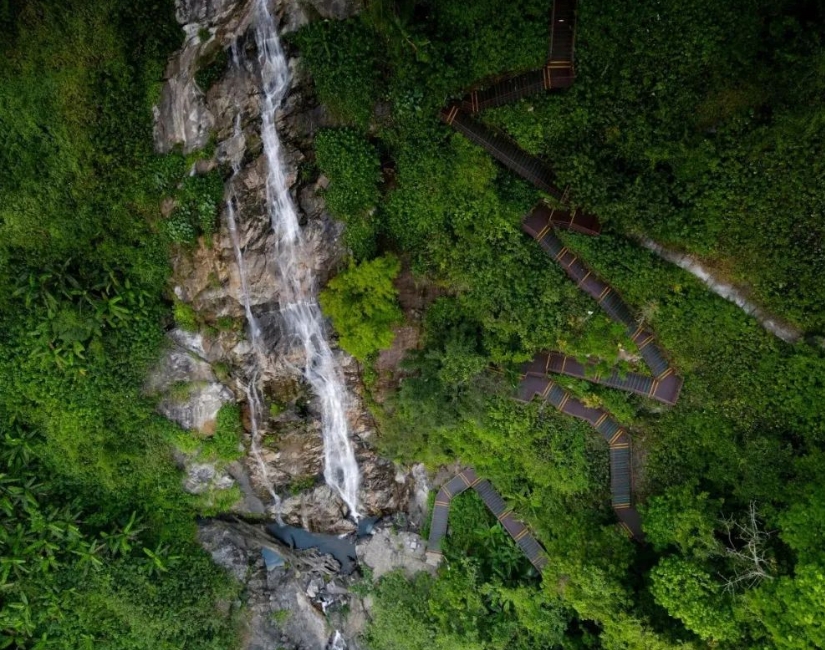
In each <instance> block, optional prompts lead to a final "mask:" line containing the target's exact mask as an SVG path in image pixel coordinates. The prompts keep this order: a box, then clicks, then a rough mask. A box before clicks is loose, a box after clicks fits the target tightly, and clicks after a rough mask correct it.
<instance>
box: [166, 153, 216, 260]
mask: <svg viewBox="0 0 825 650" xmlns="http://www.w3.org/2000/svg"><path fill="white" fill-rule="evenodd" d="M175 199H176V202H177V204H176V206H175V210H174V212H172V214H171V215H170V217H169V218H168V219H167V220H166V221H165V222H164V227H165V232H166V235H167V237H168V238H169V240H170V241H171V242H172V243H175V244H182V245H185V244H193V243H194V242H195V240H196V239H197V237H198V236H199V235H205V236H206V237H207V239H208V238H210V237H211V235H212V234H214V232H215V230H216V228H217V220H218V210H219V208H220V205H221V201H222V199H223V179H222V178H221V174H220V171H218V170H217V169H213V170H212V171H211V172H209V173H208V174H206V175H204V176H200V175H194V176H186V177H185V178H184V180H183V182H182V183H181V186H180V188H179V190H178V191H177V193H176V194H175Z"/></svg>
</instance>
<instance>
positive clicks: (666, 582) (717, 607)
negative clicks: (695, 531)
mask: <svg viewBox="0 0 825 650" xmlns="http://www.w3.org/2000/svg"><path fill="white" fill-rule="evenodd" d="M651 581H652V582H651V592H652V593H653V596H654V598H655V599H656V602H657V603H659V604H660V605H661V606H662V607H664V608H665V609H667V611H668V613H669V614H670V615H671V616H673V617H674V618H678V619H680V620H681V621H682V622H684V624H685V626H686V627H687V628H688V629H689V630H692V631H694V632H696V634H698V635H699V636H700V637H701V638H702V639H706V640H715V641H727V640H733V639H736V638H738V637H739V635H740V632H739V629H738V626H737V624H736V620H735V618H734V616H733V609H732V607H731V603H730V602H729V601H727V600H726V599H725V597H724V596H723V595H722V594H721V589H720V587H719V585H717V584H715V583H714V582H713V580H712V578H711V576H710V575H709V574H708V573H707V572H705V571H704V570H703V569H702V568H700V567H699V566H697V565H696V564H693V563H691V562H688V561H685V560H682V559H679V558H677V557H666V558H663V559H662V560H660V561H659V564H657V565H656V566H655V567H654V568H653V570H652V571H651Z"/></svg>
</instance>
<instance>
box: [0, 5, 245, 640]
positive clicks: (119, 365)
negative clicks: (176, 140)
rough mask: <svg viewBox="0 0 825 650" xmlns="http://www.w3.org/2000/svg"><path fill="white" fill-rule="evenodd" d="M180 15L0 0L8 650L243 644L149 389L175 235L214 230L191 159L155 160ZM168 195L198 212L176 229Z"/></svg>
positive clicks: (4, 623) (231, 590) (0, 595)
mask: <svg viewBox="0 0 825 650" xmlns="http://www.w3.org/2000/svg"><path fill="white" fill-rule="evenodd" d="M172 12H173V6H172V3H171V2H153V3H146V2H131V1H128V0H124V1H121V0H95V1H94V2H82V1H74V0H69V1H67V2H60V3H56V2H47V1H45V0H44V1H40V0H33V1H28V0H27V1H25V2H24V1H22V0H20V1H19V0H11V1H10V2H0V61H1V62H2V63H0V510H2V513H3V520H2V522H0V647H3V648H7V647H11V648H21V649H22V648H38V649H40V648H65V649H67V650H68V649H71V650H77V649H80V648H89V649H91V648H95V649H99V648H100V649H102V648H111V649H115V648H118V649H120V648H123V649H127V648H128V649H130V650H131V649H137V648H145V649H146V650H159V649H161V648H170V649H171V648H212V649H214V650H218V649H221V650H224V649H225V648H228V647H231V646H232V645H233V644H234V639H235V624H234V612H233V609H232V606H231V603H233V602H234V600H235V598H236V596H237V587H235V586H234V585H232V584H230V581H229V579H228V578H227V577H226V576H225V574H224V572H223V571H222V570H220V569H219V568H217V567H216V566H214V565H213V564H212V562H211V559H210V558H209V557H208V555H206V554H205V553H204V552H203V551H202V550H201V549H200V547H199V546H198V545H197V544H196V543H195V540H194V532H195V525H194V517H195V515H196V513H197V512H198V508H197V507H196V506H197V504H196V503H195V502H194V498H193V497H189V496H188V495H185V494H184V492H183V491H182V489H181V476H180V472H179V470H178V469H177V468H176V466H175V464H174V462H173V459H172V456H171V446H170V445H169V444H168V441H169V440H170V439H171V438H172V437H173V436H175V435H176V433H177V431H176V429H175V427H173V425H172V424H171V423H169V422H168V421H166V420H164V419H163V418H161V417H160V416H158V415H156V414H155V413H154V411H153V404H151V403H150V402H149V401H148V400H146V399H144V398H143V397H142V395H141V394H140V386H141V384H142V382H143V380H144V376H145V373H146V370H147V367H148V365H149V364H150V363H151V362H153V360H154V359H155V358H156V356H157V354H158V352H159V346H160V343H161V340H162V334H163V325H164V322H165V321H168V320H169V319H170V313H169V312H170V309H169V305H168V304H167V303H165V301H164V298H163V295H164V290H165V282H166V277H167V274H168V257H169V246H170V245H172V244H173V243H175V242H179V241H180V240H181V238H180V237H179V236H178V235H177V234H176V233H178V231H179V230H180V228H176V227H175V225H174V224H175V223H178V224H190V226H191V229H190V231H189V232H190V234H191V235H192V236H194V234H196V232H197V231H196V230H194V229H195V228H196V227H198V228H200V227H201V224H203V223H204V222H206V225H207V227H211V223H209V220H210V219H211V221H212V222H214V220H215V218H216V216H217V215H216V212H215V206H216V204H215V203H214V201H213V202H212V203H211V204H210V203H209V201H208V200H207V199H208V197H209V196H210V194H209V192H208V191H204V189H203V188H195V189H194V190H193V189H192V188H191V187H190V185H191V183H192V182H195V181H185V182H183V184H181V181H183V178H184V171H185V161H184V158H183V156H181V155H172V156H168V157H165V158H158V157H156V156H155V155H154V154H153V152H152V133H151V129H152V123H151V119H152V117H151V116H152V113H151V105H152V103H153V102H154V101H155V100H156V99H157V96H158V93H159V89H160V80H161V74H162V71H163V67H164V65H165V62H166V58H167V56H168V55H169V54H170V53H171V52H172V51H173V50H174V49H175V48H176V47H178V45H179V42H180V39H181V33H180V28H179V26H178V25H177V24H176V23H175V21H174V16H173V13H172ZM196 181H197V182H203V181H202V180H201V179H196ZM218 189H219V192H220V193H222V186H221V184H220V183H219V184H218ZM170 193H177V194H179V196H180V199H181V200H180V204H181V205H182V206H183V208H184V209H183V210H180V211H178V213H176V215H175V216H174V217H173V218H172V219H170V220H169V221H167V222H164V225H163V226H161V224H159V222H158V221H159V216H160V213H159V202H160V198H161V196H164V195H168V194H170ZM213 194H214V192H213ZM195 196H197V197H198V199H197V201H196V200H195V199H194V197H195ZM219 196H220V194H219ZM190 198H191V200H190ZM191 203H194V204H195V208H194V209H191V210H188V206H189V205H190V204H191ZM199 207H200V208H201V209H200V212H198V208H199ZM187 210H188V212H187ZM181 213H183V214H181ZM200 217H203V219H200ZM198 219H200V222H198ZM168 224H172V226H171V227H170V226H169V225H168ZM184 230H185V228H184Z"/></svg>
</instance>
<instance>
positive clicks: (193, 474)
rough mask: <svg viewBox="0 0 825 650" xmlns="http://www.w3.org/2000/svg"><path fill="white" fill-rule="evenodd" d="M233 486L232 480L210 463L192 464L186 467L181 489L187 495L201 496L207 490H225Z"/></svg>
mask: <svg viewBox="0 0 825 650" xmlns="http://www.w3.org/2000/svg"><path fill="white" fill-rule="evenodd" d="M234 484H235V481H234V479H233V478H232V477H231V476H230V475H229V474H227V473H226V472H224V471H218V469H217V468H216V467H215V465H213V464H212V463H192V464H190V465H187V467H186V479H185V480H184V483H183V489H184V490H186V491H187V492H189V494H203V493H205V492H208V491H209V490H226V489H228V488H231V487H232V486H233V485H234Z"/></svg>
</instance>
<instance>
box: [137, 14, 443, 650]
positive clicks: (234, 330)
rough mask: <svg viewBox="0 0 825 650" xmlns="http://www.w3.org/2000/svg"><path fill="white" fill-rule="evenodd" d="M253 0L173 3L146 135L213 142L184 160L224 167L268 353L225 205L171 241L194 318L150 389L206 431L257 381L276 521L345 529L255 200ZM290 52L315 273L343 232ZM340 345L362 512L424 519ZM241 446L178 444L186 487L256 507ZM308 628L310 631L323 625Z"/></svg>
mask: <svg viewBox="0 0 825 650" xmlns="http://www.w3.org/2000/svg"><path fill="white" fill-rule="evenodd" d="M256 1H257V0H178V2H177V17H178V20H179V21H180V22H181V24H182V25H183V29H184V32H185V34H186V37H185V42H184V44H183V46H182V47H181V49H180V50H179V51H178V52H177V53H176V54H175V55H174V56H173V57H172V58H171V60H170V61H169V64H168V67H167V70H166V81H165V83H164V86H163V89H162V94H161V99H160V101H159V103H158V105H157V107H156V109H155V146H156V149H157V151H158V152H160V153H165V152H170V151H172V150H175V149H177V148H180V149H182V151H183V152H185V153H191V152H197V151H202V150H204V148H206V149H208V150H210V151H213V152H214V153H212V155H210V156H203V157H202V158H201V159H200V160H198V161H197V163H195V164H194V166H193V169H192V173H206V172H208V171H210V170H213V169H215V168H218V169H220V170H224V171H225V178H226V179H227V186H226V192H227V196H229V194H230V193H231V194H233V195H234V196H235V197H236V203H237V209H236V214H235V217H236V220H237V223H238V235H239V239H240V246H241V249H242V250H243V253H244V259H245V264H246V270H247V276H248V277H247V287H248V296H249V299H250V303H251V307H252V311H253V313H254V315H255V316H256V318H257V319H258V321H259V323H260V325H261V328H262V340H263V343H264V348H265V350H266V355H265V356H266V358H265V360H264V361H263V363H261V360H260V359H259V358H258V355H255V354H253V350H252V346H251V345H250V343H249V341H248V337H247V333H246V331H245V330H246V321H245V315H244V307H243V296H242V286H241V280H240V277H239V275H238V266H237V264H236V261H235V255H234V249H233V244H232V240H231V238H230V234H229V232H228V229H227V221H226V214H221V227H220V230H219V232H218V233H216V234H215V235H214V236H213V237H212V238H211V241H209V242H207V241H201V242H200V243H199V245H198V246H197V247H196V248H195V249H194V250H181V251H179V252H178V253H177V254H176V256H175V259H174V260H173V267H174V273H173V279H172V282H173V284H172V287H171V290H172V292H173V293H174V296H175V298H176V299H177V300H179V301H181V302H183V303H186V304H188V305H190V306H191V307H192V308H193V309H194V310H195V312H196V313H197V317H198V318H197V320H198V322H199V323H200V330H199V331H198V332H184V331H182V330H175V331H173V332H170V335H169V347H168V351H167V353H166V355H165V356H164V358H163V359H162V360H161V361H160V363H159V364H158V367H157V369H156V371H155V372H154V373H153V375H152V376H151V377H150V378H149V379H148V381H147V391H148V392H151V393H153V394H155V395H157V396H158V400H159V409H160V411H161V412H162V413H164V415H166V416H167V417H169V418H170V419H172V420H174V421H175V422H177V423H178V424H180V425H181V426H182V427H184V428H186V429H191V430H193V431H194V432H196V433H197V435H199V436H209V435H211V434H213V433H214V431H215V424H216V418H217V415H218V411H219V410H220V408H221V407H222V406H223V405H224V404H228V403H235V402H237V403H239V404H240V406H241V410H242V413H243V416H244V417H243V420H244V423H245V425H246V428H247V432H248V431H249V429H250V421H249V420H250V419H249V405H248V404H247V403H246V400H247V397H246V387H247V386H249V385H250V383H252V382H255V381H257V382H258V385H260V386H262V387H263V391H262V392H263V400H264V402H265V403H264V407H265V408H264V411H265V412H264V418H263V420H264V421H263V422H261V423H260V424H261V428H262V429H263V445H262V446H263V449H262V457H263V464H264V465H265V470H266V474H267V476H268V479H269V481H270V482H271V483H272V484H273V485H274V487H275V490H276V491H277V492H278V493H279V494H280V495H281V496H282V498H283V501H282V505H281V514H282V516H283V519H284V521H285V522H286V523H289V524H294V525H299V526H303V527H305V528H307V529H309V530H313V531H321V532H333V533H339V532H351V531H352V530H353V528H354V524H353V523H352V521H351V520H349V519H347V517H346V514H347V513H346V512H345V507H344V505H343V503H342V502H341V500H340V499H339V498H338V496H337V495H336V494H335V493H334V492H333V491H332V490H331V489H330V488H329V487H327V486H326V485H325V484H324V480H323V468H322V462H323V460H322V459H323V453H322V444H323V443H322V439H321V436H320V415H319V409H318V405H317V403H316V399H315V396H314V395H313V394H312V392H311V391H310V389H309V387H308V386H307V385H306V383H305V382H304V380H303V378H302V375H301V372H300V368H301V367H303V358H302V355H303V351H302V350H300V349H298V348H297V347H296V346H295V345H294V344H293V341H291V340H288V339H287V338H286V337H285V336H283V335H282V334H283V328H282V326H281V317H280V315H279V311H278V297H279V293H280V287H279V282H278V277H277V273H276V270H275V264H274V260H273V250H274V241H273V235H272V231H271V227H270V223H269V221H268V218H267V216H266V212H265V210H264V206H265V196H264V194H265V184H264V181H265V173H266V169H265V161H264V159H263V157H262V155H261V153H262V152H261V143H260V137H259V135H258V134H259V132H260V104H261V97H260V90H259V77H258V74H259V72H258V69H257V56H256V52H255V43H254V38H253V37H252V35H251V34H250V24H251V20H252V17H253V9H254V3H255V2H256ZM272 2H273V5H274V7H275V8H276V13H277V15H278V16H280V18H281V28H282V30H283V31H291V30H294V29H297V28H298V27H299V26H300V25H302V24H304V23H305V22H306V21H307V20H309V19H310V18H315V17H326V18H344V17H347V16H350V15H352V14H353V13H354V12H355V11H356V9H357V6H356V5H357V2H356V0H311V1H310V0H272ZM233 44H234V47H236V48H237V50H236V51H237V53H238V54H239V56H238V58H239V59H240V61H241V63H240V65H236V64H227V66H226V68H225V70H224V71H223V73H222V76H221V77H220V78H219V80H218V81H216V82H215V83H214V84H213V85H212V86H211V87H210V88H208V89H206V90H205V92H204V89H201V88H199V87H198V85H197V83H196V81H195V79H196V73H197V72H198V70H199V69H200V68H202V67H203V66H204V65H206V64H208V63H210V62H213V61H215V60H221V58H220V57H218V56H217V55H218V54H220V53H221V52H222V51H224V52H228V51H229V50H230V48H231V47H232V46H233ZM288 54H289V55H290V57H291V58H290V68H291V70H292V73H293V83H292V90H291V92H290V95H289V97H288V99H287V101H286V102H285V105H284V106H283V107H282V109H281V111H280V113H279V115H278V128H279V133H280V134H281V137H282V140H283V144H284V149H285V152H284V153H285V156H286V163H287V166H288V169H289V178H290V182H291V186H292V192H293V195H294V198H295V202H296V204H297V205H298V207H299V208H300V211H301V219H302V227H303V229H304V234H305V237H306V240H307V242H308V245H309V247H310V248H311V250H312V252H313V253H314V254H313V255H312V256H311V258H309V259H311V261H312V263H313V264H314V266H315V268H314V271H315V276H316V277H317V278H318V280H319V282H320V283H322V284H324V283H326V281H327V280H328V279H329V277H330V276H331V275H332V274H334V272H335V271H336V269H337V268H338V267H339V266H340V265H341V263H342V261H343V259H344V257H345V254H346V251H345V250H344V248H343V245H342V243H341V225H340V224H338V223H336V222H335V221H333V220H332V219H331V218H330V216H329V214H328V213H327V212H326V210H325V206H324V202H323V199H322V198H321V197H320V196H319V195H318V193H317V191H316V190H317V189H318V186H317V180H316V179H311V178H307V174H306V173H305V169H306V168H307V167H308V166H307V165H306V163H307V162H309V161H311V159H312V156H313V152H312V147H313V138H314V134H315V132H316V131H317V130H318V129H319V128H322V127H324V126H330V125H334V121H333V120H332V119H331V118H330V116H329V115H328V114H327V113H326V111H325V110H324V109H323V107H320V106H318V104H317V102H316V101H315V98H314V96H313V92H312V84H311V80H310V79H309V78H308V76H307V74H306V72H305V70H304V69H303V68H302V66H301V63H300V60H298V59H297V58H296V56H295V53H293V52H288ZM228 58H231V57H228ZM238 116H239V117H238ZM236 119H239V122H240V130H239V131H238V129H237V128H236ZM233 168H235V169H236V170H238V171H237V173H235V174H234V175H233V174H231V173H230V170H231V169H233ZM336 354H337V356H338V360H339V362H340V365H341V367H342V369H343V373H344V376H345V379H346V384H347V388H348V390H349V395H350V402H349V404H348V409H347V418H348V421H349V425H350V431H351V436H352V440H353V444H354V446H355V448H356V456H357V459H358V462H359V466H360V469H361V472H362V489H361V493H360V495H359V497H360V503H361V507H362V510H363V512H364V513H366V514H370V515H385V514H388V513H394V512H399V511H405V512H409V513H410V515H411V517H412V520H413V521H416V520H418V522H419V523H420V518H421V517H422V516H423V512H424V510H425V508H426V495H427V491H426V474H425V473H424V472H423V471H422V470H421V468H419V469H418V470H417V471H416V472H415V473H414V474H415V476H413V473H409V472H407V471H405V470H403V469H402V468H399V467H396V466H395V465H394V464H393V463H391V462H389V461H387V460H384V459H381V458H379V457H378V456H377V455H376V454H375V453H374V451H373V450H372V449H371V447H370V439H371V437H372V436H373V432H374V422H373V420H372V418H371V416H370V413H369V411H368V410H367V408H366V407H365V405H364V402H363V400H362V395H363V387H362V384H361V381H360V377H359V370H358V367H357V364H356V363H355V362H354V361H353V360H352V359H351V358H349V357H348V356H347V355H346V354H344V353H343V352H340V351H338V352H336ZM246 448H247V456H246V457H245V458H244V459H242V461H241V462H240V463H234V464H233V465H232V466H229V467H215V466H214V465H210V464H209V463H203V462H201V461H199V460H198V459H197V458H196V457H195V455H194V454H192V453H191V452H190V453H186V452H183V451H182V452H181V455H180V458H181V463H182V465H184V466H185V469H186V475H187V476H186V479H185V483H184V487H185V489H187V490H189V491H191V492H193V493H200V492H203V491H205V490H207V489H209V490H224V489H228V488H230V487H232V486H236V485H237V486H238V487H239V488H240V490H241V493H242V494H243V498H242V499H239V500H238V501H237V503H235V504H234V505H233V506H232V508H231V509H232V510H233V511H234V512H238V513H242V514H257V515H260V514H261V513H262V512H263V511H264V507H265V505H268V504H270V503H271V498H270V497H269V495H268V493H267V490H266V489H265V481H264V480H263V476H262V471H261V467H260V465H259V464H258V463H256V462H253V460H252V459H251V458H250V457H249V454H248V448H249V439H248V437H247V440H246ZM239 544H240V543H239ZM236 546H238V544H236ZM265 583H266V580H264V581H263V582H262V583H261V584H263V585H265ZM258 586H259V587H260V586H261V585H258ZM282 587H283V585H282ZM283 588H284V589H287V588H286V587H283ZM289 589H292V587H289ZM324 629H325V630H326V628H324ZM253 636H254V635H253ZM316 636H317V639H316V641H317V642H318V643H320V641H318V639H320V638H321V637H322V636H323V634H321V633H320V632H319V634H318V635H316ZM316 641H313V642H309V641H306V640H304V641H296V642H295V644H294V647H307V648H310V647H323V645H320V646H319V645H317V643H316ZM279 642H281V643H282V641H279ZM313 643H315V645H313ZM249 647H256V646H255V645H254V644H250V645H249ZM261 647H263V646H261ZM285 647H292V646H285Z"/></svg>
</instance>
